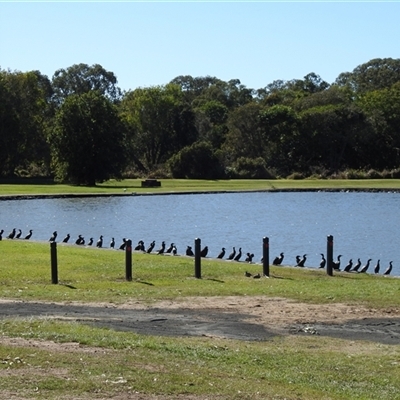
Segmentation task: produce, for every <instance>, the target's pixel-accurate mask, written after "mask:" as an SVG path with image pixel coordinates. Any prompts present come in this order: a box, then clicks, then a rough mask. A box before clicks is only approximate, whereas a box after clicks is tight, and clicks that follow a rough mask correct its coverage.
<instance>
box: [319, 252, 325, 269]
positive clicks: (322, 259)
mask: <svg viewBox="0 0 400 400" xmlns="http://www.w3.org/2000/svg"><path fill="white" fill-rule="evenodd" d="M320 254H321V257H322V258H321V262H320V263H319V267H320V268H325V265H326V259H325V256H324V255H323V253H320Z"/></svg>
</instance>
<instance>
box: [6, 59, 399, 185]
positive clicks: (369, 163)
mask: <svg viewBox="0 0 400 400" xmlns="http://www.w3.org/2000/svg"><path fill="white" fill-rule="evenodd" d="M399 167H400V59H391V58H386V59H374V60H371V61H369V62H367V63H365V64H362V65H360V66H358V67H356V68H355V69H354V70H353V71H352V72H344V73H342V74H340V75H339V76H338V77H337V79H336V81H335V82H334V83H331V84H329V83H327V82H325V81H324V80H323V79H322V78H321V77H320V76H319V75H317V74H315V73H310V74H308V75H306V76H305V77H304V78H303V79H294V80H291V81H281V80H279V81H274V82H272V83H270V84H268V85H267V86H266V87H264V88H260V89H250V88H247V87H246V86H244V85H243V84H241V82H240V81H239V80H237V79H233V80H230V81H228V82H225V81H222V80H220V79H218V78H215V77H210V76H207V77H192V76H179V77H176V78H174V79H173V80H172V81H171V82H169V83H167V84H165V85H160V86H153V87H147V88H138V89H135V90H129V91H127V92H123V91H122V90H121V89H120V88H119V87H118V86H117V78H116V76H115V75H114V74H113V73H112V72H110V71H106V70H105V69H104V68H103V67H102V66H101V65H92V66H89V65H86V64H77V65H73V66H71V67H69V68H67V69H60V70H58V71H56V72H55V73H54V75H53V77H52V79H51V80H50V79H49V78H48V77H47V76H44V75H42V74H41V73H40V72H39V71H30V72H19V71H9V70H2V69H0V176H1V177H12V176H48V177H49V176H50V177H53V178H55V179H56V180H58V181H64V182H72V183H77V184H87V185H94V184H95V183H96V182H101V181H104V180H106V179H109V178H117V179H118V178H121V177H123V176H158V177H162V176H171V177H177V178H186V177H187V178H208V179H217V178H219V179H220V178H237V177H239V178H274V177H288V176H292V177H301V176H318V177H328V176H334V175H335V174H336V176H337V175H340V174H341V176H344V175H343V174H344V171H346V173H347V174H348V176H351V174H353V175H355V174H357V171H358V173H359V174H361V172H360V171H363V173H364V174H369V175H368V176H370V177H378V176H385V177H388V176H396V173H398V169H399ZM351 177H354V176H351ZM396 177H397V176H396Z"/></svg>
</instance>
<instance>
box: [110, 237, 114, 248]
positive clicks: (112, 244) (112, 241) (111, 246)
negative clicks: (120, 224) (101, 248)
mask: <svg viewBox="0 0 400 400" xmlns="http://www.w3.org/2000/svg"><path fill="white" fill-rule="evenodd" d="M114 247H115V239H114V238H111V242H110V248H112V249H113V248H114Z"/></svg>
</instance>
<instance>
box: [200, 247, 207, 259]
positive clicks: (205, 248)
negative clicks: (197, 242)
mask: <svg viewBox="0 0 400 400" xmlns="http://www.w3.org/2000/svg"><path fill="white" fill-rule="evenodd" d="M207 254H208V246H205V247H204V248H203V250H201V251H200V257H207Z"/></svg>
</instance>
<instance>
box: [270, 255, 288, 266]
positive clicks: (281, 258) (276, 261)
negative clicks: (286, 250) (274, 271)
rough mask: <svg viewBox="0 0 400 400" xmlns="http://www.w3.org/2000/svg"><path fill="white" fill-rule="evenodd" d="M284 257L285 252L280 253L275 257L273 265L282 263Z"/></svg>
mask: <svg viewBox="0 0 400 400" xmlns="http://www.w3.org/2000/svg"><path fill="white" fill-rule="evenodd" d="M284 257H285V256H284V254H283V253H280V255H279V256H277V257H275V258H274V261H272V265H281V264H282V261H283V258H284Z"/></svg>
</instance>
